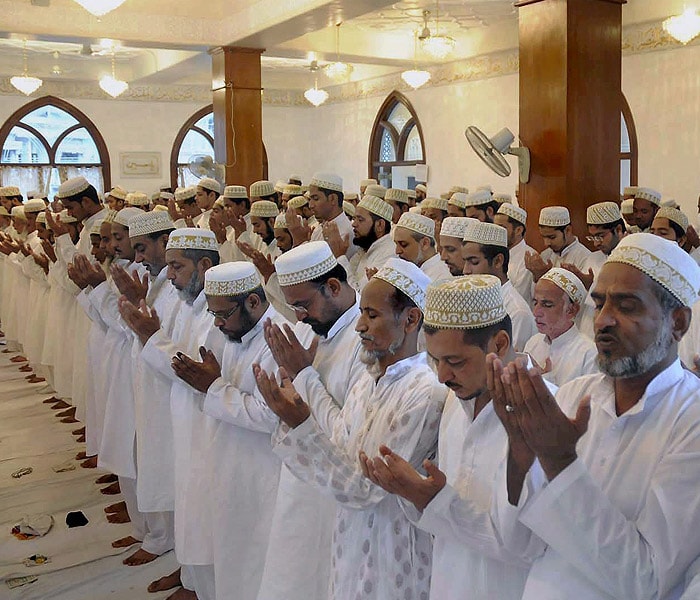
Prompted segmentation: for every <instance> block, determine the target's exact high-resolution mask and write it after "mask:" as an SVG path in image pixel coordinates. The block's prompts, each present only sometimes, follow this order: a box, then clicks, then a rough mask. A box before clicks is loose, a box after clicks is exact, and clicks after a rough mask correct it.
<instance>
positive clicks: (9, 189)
mask: <svg viewBox="0 0 700 600" xmlns="http://www.w3.org/2000/svg"><path fill="white" fill-rule="evenodd" d="M21 195H22V194H21V193H20V191H19V188H18V187H17V186H15V185H6V186H4V187H0V197H1V198H9V197H10V196H21Z"/></svg>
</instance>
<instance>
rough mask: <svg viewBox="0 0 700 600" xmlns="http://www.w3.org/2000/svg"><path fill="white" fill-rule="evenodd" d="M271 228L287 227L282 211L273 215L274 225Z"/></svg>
mask: <svg viewBox="0 0 700 600" xmlns="http://www.w3.org/2000/svg"><path fill="white" fill-rule="evenodd" d="M273 229H287V215H286V214H285V213H283V212H281V213H280V214H278V215H277V216H276V217H275V225H274V227H273Z"/></svg>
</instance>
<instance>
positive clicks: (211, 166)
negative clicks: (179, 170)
mask: <svg viewBox="0 0 700 600" xmlns="http://www.w3.org/2000/svg"><path fill="white" fill-rule="evenodd" d="M187 168H188V169H189V170H190V173H192V175H194V176H195V177H196V178H197V179H202V177H211V178H212V179H216V180H217V181H223V180H224V178H225V176H226V169H225V168H224V165H221V164H219V163H217V162H214V159H213V158H212V157H211V156H209V155H208V154H194V155H193V156H191V157H190V160H189V162H188V163H187Z"/></svg>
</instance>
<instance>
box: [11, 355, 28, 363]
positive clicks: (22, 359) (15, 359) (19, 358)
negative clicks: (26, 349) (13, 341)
mask: <svg viewBox="0 0 700 600" xmlns="http://www.w3.org/2000/svg"><path fill="white" fill-rule="evenodd" d="M10 362H13V363H21V362H27V359H26V357H24V356H13V357H12V358H11V359H10Z"/></svg>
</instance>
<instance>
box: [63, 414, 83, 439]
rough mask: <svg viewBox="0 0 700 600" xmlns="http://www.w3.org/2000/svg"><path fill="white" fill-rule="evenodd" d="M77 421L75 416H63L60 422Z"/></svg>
mask: <svg viewBox="0 0 700 600" xmlns="http://www.w3.org/2000/svg"><path fill="white" fill-rule="evenodd" d="M77 422H78V419H76V418H75V417H63V418H62V419H61V423H77ZM78 441H80V440H78ZM83 441H85V440H83Z"/></svg>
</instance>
